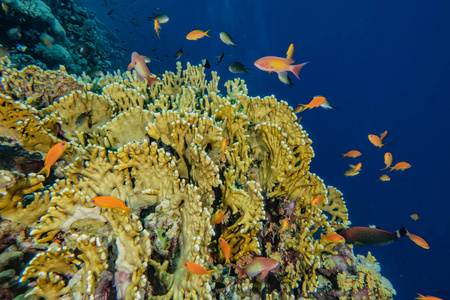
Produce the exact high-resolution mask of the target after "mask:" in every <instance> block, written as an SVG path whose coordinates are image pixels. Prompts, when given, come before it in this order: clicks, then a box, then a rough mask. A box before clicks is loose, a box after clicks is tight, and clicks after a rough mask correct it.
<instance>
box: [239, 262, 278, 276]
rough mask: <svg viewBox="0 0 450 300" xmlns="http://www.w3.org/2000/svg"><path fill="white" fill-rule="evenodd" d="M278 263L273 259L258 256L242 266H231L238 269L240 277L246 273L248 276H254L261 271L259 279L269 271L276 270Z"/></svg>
mask: <svg viewBox="0 0 450 300" xmlns="http://www.w3.org/2000/svg"><path fill="white" fill-rule="evenodd" d="M279 264H280V263H279V262H278V261H276V260H275V259H271V258H267V257H258V258H255V260H253V261H252V262H251V263H249V264H247V265H245V266H243V267H242V268H241V267H239V266H237V265H233V266H234V267H235V268H236V271H238V273H239V278H241V277H242V276H244V275H245V274H247V275H248V276H249V277H255V276H256V275H258V274H260V273H261V276H260V277H259V279H260V280H263V279H264V278H266V276H267V274H269V272H270V271H272V272H276V270H277V267H278V265H279Z"/></svg>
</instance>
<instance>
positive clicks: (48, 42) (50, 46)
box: [42, 37, 52, 49]
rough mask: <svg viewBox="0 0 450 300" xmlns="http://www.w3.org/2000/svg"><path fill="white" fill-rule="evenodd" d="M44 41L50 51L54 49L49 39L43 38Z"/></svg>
mask: <svg viewBox="0 0 450 300" xmlns="http://www.w3.org/2000/svg"><path fill="white" fill-rule="evenodd" d="M42 41H43V42H44V44H45V45H47V47H48V48H49V49H52V42H50V40H49V39H48V38H46V37H44V38H42Z"/></svg>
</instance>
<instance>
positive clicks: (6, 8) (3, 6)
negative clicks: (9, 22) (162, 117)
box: [2, 3, 9, 15]
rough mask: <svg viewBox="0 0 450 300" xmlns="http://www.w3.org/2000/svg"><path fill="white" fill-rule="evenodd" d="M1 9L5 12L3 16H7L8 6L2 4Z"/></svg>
mask: <svg viewBox="0 0 450 300" xmlns="http://www.w3.org/2000/svg"><path fill="white" fill-rule="evenodd" d="M2 8H3V10H4V11H5V15H7V14H8V11H9V6H8V4H6V3H2Z"/></svg>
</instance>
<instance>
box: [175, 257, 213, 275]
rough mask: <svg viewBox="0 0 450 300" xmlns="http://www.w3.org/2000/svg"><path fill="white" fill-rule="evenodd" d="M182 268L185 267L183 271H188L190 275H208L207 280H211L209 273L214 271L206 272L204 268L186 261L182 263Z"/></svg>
mask: <svg viewBox="0 0 450 300" xmlns="http://www.w3.org/2000/svg"><path fill="white" fill-rule="evenodd" d="M183 267H185V269H186V270H188V271H189V273H191V274H197V275H208V276H209V278H211V279H212V277H211V273H212V272H214V271H215V270H209V271H208V270H206V269H205V268H203V267H202V266H199V265H197V264H196V263H192V262H187V261H186V262H184V263H183Z"/></svg>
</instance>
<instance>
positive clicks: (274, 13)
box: [85, 0, 450, 299]
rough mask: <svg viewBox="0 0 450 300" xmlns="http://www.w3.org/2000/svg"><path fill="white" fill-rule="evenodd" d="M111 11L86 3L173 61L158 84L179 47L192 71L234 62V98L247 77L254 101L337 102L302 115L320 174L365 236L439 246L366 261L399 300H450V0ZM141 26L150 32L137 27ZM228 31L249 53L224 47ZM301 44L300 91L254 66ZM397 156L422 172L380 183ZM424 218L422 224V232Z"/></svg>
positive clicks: (146, 5)
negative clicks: (375, 230)
mask: <svg viewBox="0 0 450 300" xmlns="http://www.w3.org/2000/svg"><path fill="white" fill-rule="evenodd" d="M105 1H106V2H107V3H108V4H107V5H105V2H104V1H85V2H86V3H85V6H87V7H88V8H90V9H92V10H94V11H95V12H96V13H97V17H98V18H99V20H101V21H102V22H104V23H105V24H107V25H108V26H110V28H111V29H112V30H115V32H117V35H118V38H119V41H120V42H121V43H123V46H124V47H125V48H126V49H127V51H128V52H129V54H130V55H131V52H132V51H137V52H138V53H139V54H142V55H147V56H150V57H152V58H159V59H162V60H163V62H162V63H157V62H152V63H151V64H150V65H149V68H150V70H151V71H152V72H153V73H163V72H164V71H165V70H173V69H174V68H175V59H174V57H173V56H174V55H175V52H176V51H177V50H178V49H179V48H183V51H184V52H183V56H182V57H181V61H182V62H183V66H185V63H186V62H187V61H189V62H191V63H192V64H198V63H200V60H201V59H203V58H207V59H209V60H210V62H211V65H212V66H213V65H214V64H215V62H216V56H217V55H219V53H220V52H221V51H225V58H224V60H223V62H222V63H221V64H220V65H219V66H217V67H212V70H214V71H217V72H218V73H219V76H220V77H221V84H222V90H223V91H224V90H225V88H223V83H224V82H225V80H227V79H231V78H235V77H241V78H243V79H245V81H246V83H247V85H248V89H249V94H250V95H251V96H256V95H270V94H274V95H276V97H277V98H278V99H280V100H285V101H287V102H288V103H289V104H290V105H291V106H293V107H295V106H296V105H297V104H299V103H308V102H309V101H310V100H311V99H312V97H313V96H315V95H324V96H325V97H327V98H328V99H329V100H330V102H331V104H332V105H333V106H336V107H337V108H338V109H337V110H335V111H326V110H324V109H322V108H318V109H314V110H311V111H307V112H304V113H302V116H303V120H302V125H303V126H304V128H305V129H306V130H307V131H308V133H309V135H310V138H311V139H312V141H313V148H314V151H315V154H316V157H315V158H314V160H313V162H312V164H311V171H312V172H314V173H316V174H318V175H319V176H320V177H321V178H322V179H324V181H325V183H326V184H327V185H332V186H335V187H337V188H338V189H339V190H341V191H342V192H343V193H344V199H345V200H346V202H347V207H348V209H349V213H350V219H351V221H352V224H353V225H355V226H357V225H359V226H367V225H369V224H375V225H376V226H378V227H380V228H383V229H386V230H391V231H395V230H397V229H399V228H400V227H401V226H406V228H407V229H408V230H409V231H411V232H412V233H415V234H417V235H419V236H421V237H423V238H424V239H425V240H426V241H427V242H428V243H429V244H430V246H431V249H430V250H425V249H422V248H420V247H418V246H416V245H415V244H414V243H412V242H411V241H410V240H409V239H402V240H400V241H398V242H396V243H394V244H392V245H388V246H383V247H356V248H355V252H357V253H361V254H367V251H371V252H372V254H374V255H375V257H376V258H377V259H378V260H379V261H380V263H381V266H382V274H383V275H384V276H385V277H387V278H388V279H389V280H390V281H391V282H392V283H393V285H394V288H395V289H396V290H397V297H396V299H413V298H414V297H415V296H416V293H417V292H419V293H421V294H426V295H434V296H437V297H441V298H444V299H449V298H450V287H449V284H448V273H446V271H447V270H450V263H449V262H450V259H449V253H450V252H449V248H450V242H449V238H448V237H449V234H450V232H449V227H450V221H449V217H448V215H449V208H450V204H449V202H450V197H449V195H448V191H447V184H448V178H449V176H448V169H449V167H450V161H449V155H448V153H449V150H450V148H449V140H448V139H449V133H450V126H449V121H448V113H449V111H450V110H449V108H450V101H449V100H450V99H449V90H448V85H449V82H450V76H449V66H450V59H449V54H450V46H449V29H450V21H449V12H450V9H449V8H450V3H449V2H448V1H431V2H425V1H301V2H300V1H293V0H291V1H262V0H258V1H256V0H253V1H199V0H192V1H152V2H150V1H128V2H124V1H120V2H119V1H116V0H114V1H111V2H110V0H105ZM156 7H158V8H160V9H161V11H156V10H155V8H156ZM113 8H114V9H115V11H114V12H113V13H111V15H110V16H108V15H107V12H108V11H110V10H111V9H113ZM153 12H155V13H165V14H167V15H168V16H169V18H170V21H169V22H168V23H166V24H162V30H161V33H160V36H161V38H160V39H158V38H156V34H155V33H154V31H153V24H152V22H150V21H148V20H147V18H146V17H148V16H151V14H152V13H153ZM112 18H114V19H112ZM133 18H135V19H134V20H133V22H134V23H135V24H138V26H136V25H133V24H132V23H130V21H132V19H133ZM139 22H140V23H139ZM139 25H142V26H139ZM194 29H203V30H207V29H211V31H210V34H211V36H212V37H211V38H203V39H201V40H198V41H188V40H186V39H185V36H186V34H187V33H188V32H189V31H191V30H194ZM221 31H227V32H228V33H229V34H230V35H231V36H232V37H233V39H234V40H235V42H237V43H238V44H239V45H238V47H237V48H233V47H231V46H227V45H225V44H223V43H222V42H221V41H220V39H219V36H218V34H219V32H221ZM290 43H294V45H295V52H294V57H293V58H294V59H295V60H296V62H297V63H302V62H306V61H307V62H309V64H308V65H306V66H305V67H304V68H303V70H302V71H301V73H300V78H301V80H300V81H299V80H298V79H296V78H295V77H294V76H292V75H291V78H292V81H293V83H294V86H293V87H292V88H289V87H288V86H287V85H284V84H282V83H281V82H280V81H279V80H278V79H277V77H276V74H275V75H274V74H272V75H270V76H269V75H268V73H266V72H263V71H260V70H257V69H256V68H255V67H254V66H253V62H254V61H255V60H256V59H258V58H260V57H263V56H269V55H273V56H285V53H286V51H287V48H288V46H289V44H290ZM151 49H157V51H151ZM165 55H168V56H169V58H166V57H165ZM232 61H240V62H242V63H243V64H244V65H246V66H248V67H251V68H252V69H253V70H251V71H250V75H247V74H237V75H236V74H232V73H230V72H229V71H228V69H227V67H228V65H229V64H230V63H231V62H232ZM127 64H128V61H126V62H124V63H123V68H124V69H125V68H126V65H127ZM384 130H388V131H389V135H388V136H387V137H386V139H385V140H384V141H385V143H386V145H385V146H384V147H383V148H382V149H381V150H379V149H377V148H375V147H374V146H372V145H371V144H370V143H369V141H368V139H367V135H368V134H370V133H373V134H380V133H381V132H383V131H384ZM353 149H357V150H360V151H361V152H362V153H363V155H362V156H361V157H360V159H359V158H358V159H348V158H346V159H341V157H340V154H341V153H345V152H347V151H349V150H353ZM386 151H389V152H391V153H392V154H393V157H394V162H398V161H407V162H409V163H411V164H412V168H411V169H409V170H406V171H404V172H391V173H389V175H390V176H391V178H392V180H391V181H390V182H377V181H376V180H377V178H378V177H379V176H380V175H381V174H383V173H382V172H381V171H379V169H381V168H382V167H384V163H383V155H384V153H385V152H386ZM359 161H361V162H362V165H363V167H362V172H361V173H360V174H359V175H358V176H355V177H344V176H343V173H344V172H345V171H346V170H347V169H348V164H350V163H357V162H359ZM412 213H417V214H419V215H420V216H421V217H422V219H421V220H420V221H418V222H414V221H413V220H412V219H411V218H410V217H409V216H410V214H412Z"/></svg>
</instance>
